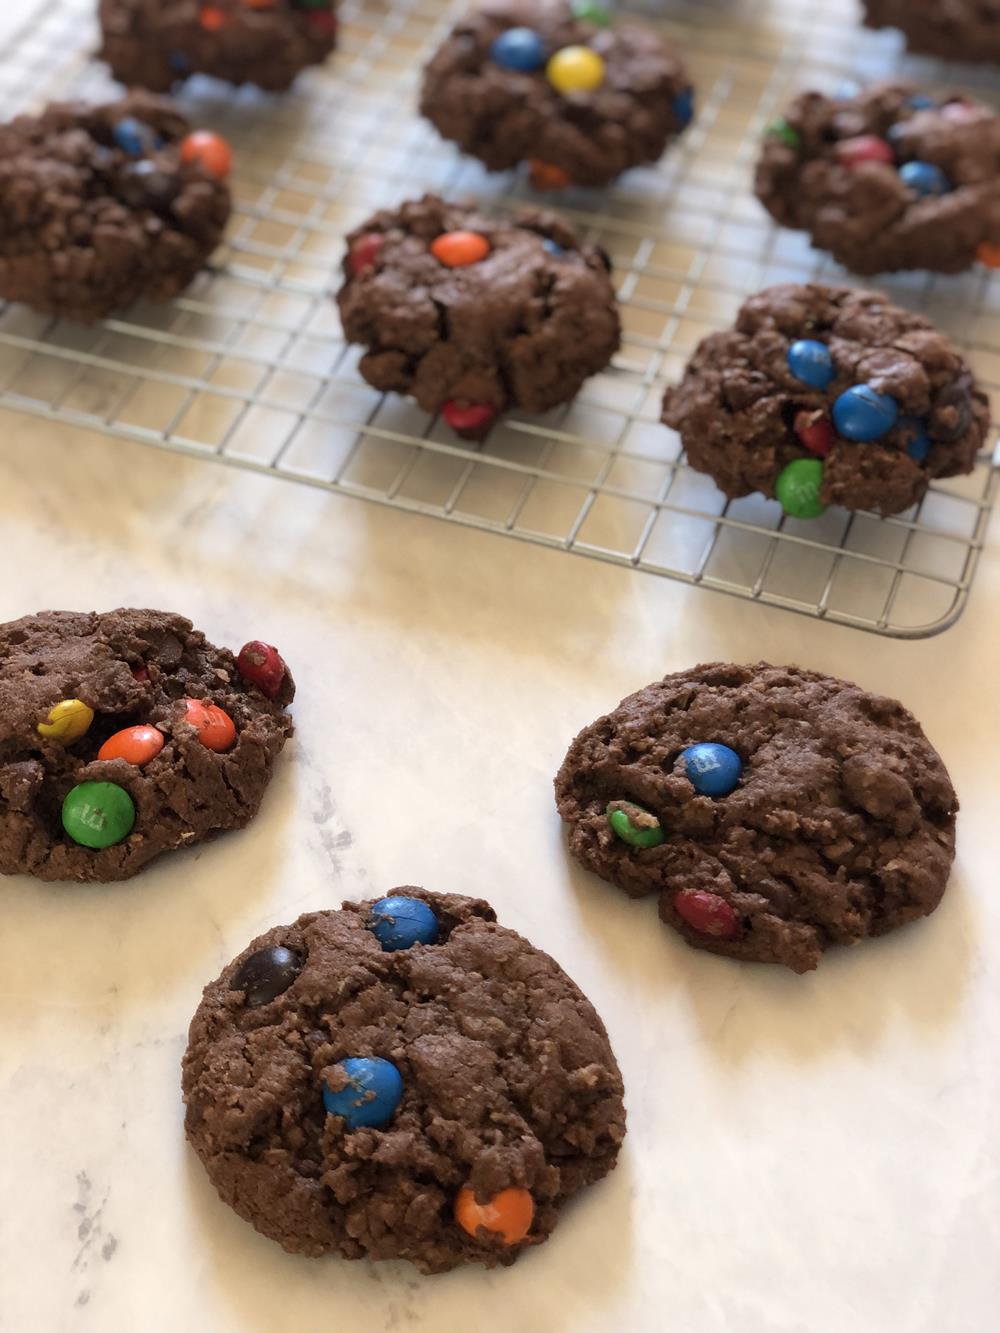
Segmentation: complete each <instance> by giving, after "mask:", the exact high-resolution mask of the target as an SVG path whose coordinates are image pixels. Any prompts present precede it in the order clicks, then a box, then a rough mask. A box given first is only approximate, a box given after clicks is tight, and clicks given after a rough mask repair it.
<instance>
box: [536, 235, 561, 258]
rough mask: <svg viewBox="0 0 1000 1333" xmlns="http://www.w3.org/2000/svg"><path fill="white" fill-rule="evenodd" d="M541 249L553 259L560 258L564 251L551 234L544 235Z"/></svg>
mask: <svg viewBox="0 0 1000 1333" xmlns="http://www.w3.org/2000/svg"><path fill="white" fill-rule="evenodd" d="M542 249H543V250H547V251H548V252H549V254H550V255H551V256H552V258H553V259H562V257H563V255H564V254H565V253H566V251H565V250H564V249H563V248H562V246H561V245H560V244H559V243H558V241H554V240H553V239H552V237H551V236H546V238H545V240H544V241H542Z"/></svg>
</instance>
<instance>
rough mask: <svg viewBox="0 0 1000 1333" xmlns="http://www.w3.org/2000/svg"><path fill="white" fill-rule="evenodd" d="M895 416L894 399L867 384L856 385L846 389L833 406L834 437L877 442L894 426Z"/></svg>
mask: <svg viewBox="0 0 1000 1333" xmlns="http://www.w3.org/2000/svg"><path fill="white" fill-rule="evenodd" d="M898 415H899V408H898V407H897V406H896V400H895V399H894V398H890V397H889V395H888V394H887V393H879V392H878V391H877V390H876V389H873V388H872V386H871V385H870V384H856V385H855V386H854V388H853V389H847V390H845V392H844V393H842V394H841V395H840V397H839V398H838V399H837V401H836V402H835V403H834V405H833V424H834V426H835V427H836V430H837V434H838V435H843V437H844V439H845V440H854V441H855V443H856V444H867V443H869V441H871V440H880V439H881V438H882V436H883V435H886V434H887V433H888V432H889V431H891V430H892V428H893V426H895V424H896V417H897V416H898Z"/></svg>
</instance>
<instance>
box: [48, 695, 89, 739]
mask: <svg viewBox="0 0 1000 1333" xmlns="http://www.w3.org/2000/svg"><path fill="white" fill-rule="evenodd" d="M93 720H94V710H93V709H92V708H90V707H88V706H87V704H85V703H84V702H83V700H82V699H60V700H59V702H58V703H57V704H54V705H53V706H52V707H51V708H50V709H49V715H48V717H47V718H46V719H45V721H44V722H39V724H38V726H37V728H36V730H37V731H38V734H39V736H44V737H45V739H46V740H47V741H56V742H57V743H58V744H59V745H71V744H72V743H73V741H78V740H79V739H80V737H81V736H83V735H84V734H85V733H86V732H87V731H89V729H90V724H91V722H93Z"/></svg>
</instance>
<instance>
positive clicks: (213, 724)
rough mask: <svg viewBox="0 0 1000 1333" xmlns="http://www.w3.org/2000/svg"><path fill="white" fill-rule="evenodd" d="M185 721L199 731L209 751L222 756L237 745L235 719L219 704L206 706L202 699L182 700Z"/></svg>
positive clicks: (202, 741) (203, 743)
mask: <svg viewBox="0 0 1000 1333" xmlns="http://www.w3.org/2000/svg"><path fill="white" fill-rule="evenodd" d="M181 705H182V707H183V709H184V720H185V722H190V724H191V726H192V727H196V728H197V730H198V739H199V740H200V741H201V743H202V745H204V746H205V747H206V749H209V750H215V751H216V752H217V753H219V754H221V753H222V752H223V750H229V749H231V748H232V746H233V745H234V744H235V743H236V727H235V726H234V725H233V719H232V718H231V717H230V716H229V714H228V713H227V712H225V711H224V710H223V709H221V708H219V707H218V705H217V704H206V703H203V702H202V700H201V699H182V700H181Z"/></svg>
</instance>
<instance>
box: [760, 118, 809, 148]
mask: <svg viewBox="0 0 1000 1333" xmlns="http://www.w3.org/2000/svg"><path fill="white" fill-rule="evenodd" d="M767 132H768V134H771V135H773V136H774V138H776V139H780V140H781V142H782V143H783V144H784V145H785V147H786V148H798V146H799V144H800V143H801V142H802V137H801V135H800V134H799V132H798V130H793V129H792V127H791V125H789V123H788V121H787V120H772V121H771V123H770V125H768V127H767Z"/></svg>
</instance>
